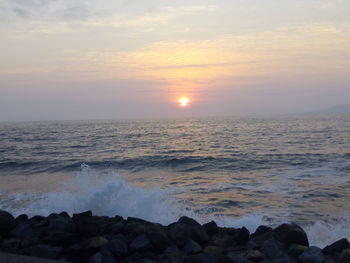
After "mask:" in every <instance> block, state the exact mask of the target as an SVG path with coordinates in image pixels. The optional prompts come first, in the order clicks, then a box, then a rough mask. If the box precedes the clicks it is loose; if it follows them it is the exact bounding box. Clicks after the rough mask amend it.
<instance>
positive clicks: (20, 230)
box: [11, 222, 38, 239]
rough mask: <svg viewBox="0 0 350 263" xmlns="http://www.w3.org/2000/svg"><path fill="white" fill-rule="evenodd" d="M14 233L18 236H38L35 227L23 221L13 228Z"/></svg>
mask: <svg viewBox="0 0 350 263" xmlns="http://www.w3.org/2000/svg"><path fill="white" fill-rule="evenodd" d="M11 233H12V235H13V236H14V237H16V238H22V239H24V238H27V239H29V238H34V237H37V236H38V234H37V233H36V232H35V231H34V229H33V228H32V227H31V226H30V225H29V224H28V223H27V222H23V223H20V224H19V225H17V226H16V227H15V228H14V229H13V230H12V232H11Z"/></svg>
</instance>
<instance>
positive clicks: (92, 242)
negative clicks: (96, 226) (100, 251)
mask: <svg viewBox="0 0 350 263" xmlns="http://www.w3.org/2000/svg"><path fill="white" fill-rule="evenodd" d="M108 242H109V241H108V239H107V238H105V237H93V238H89V239H88V240H86V241H85V242H84V247H85V248H101V247H104V246H106V245H107V244H108Z"/></svg>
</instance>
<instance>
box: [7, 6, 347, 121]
mask: <svg viewBox="0 0 350 263" xmlns="http://www.w3.org/2000/svg"><path fill="white" fill-rule="evenodd" d="M349 14H350V1H348V0H280V1H276V0H211V1H210V0H186V1H185V0H147V1H144V0H142V1H141V0H125V1H122V0H101V1H96V0H0V39H1V41H0V120H2V121H6V120H9V121H13V120H14V121H16V120H56V119H119V118H143V117H147V118H159V117H184V116H208V115H240V114H272V113H282V114H284V113H294V112H304V111H313V110H316V109H320V108H327V107H330V106H333V105H337V104H345V103H349V102H350V87H349V84H350V74H349V72H350V16H349ZM182 96H185V97H188V98H189V99H190V103H189V106H188V107H179V105H178V103H177V101H178V99H179V98H180V97H182Z"/></svg>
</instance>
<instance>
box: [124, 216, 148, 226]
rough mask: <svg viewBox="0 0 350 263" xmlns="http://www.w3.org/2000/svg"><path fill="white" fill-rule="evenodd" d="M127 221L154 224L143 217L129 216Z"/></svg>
mask: <svg viewBox="0 0 350 263" xmlns="http://www.w3.org/2000/svg"><path fill="white" fill-rule="evenodd" d="M126 221H127V223H130V222H136V223H140V224H145V225H152V224H153V223H151V222H149V221H146V220H144V219H141V218H136V217H128V218H127V219H126Z"/></svg>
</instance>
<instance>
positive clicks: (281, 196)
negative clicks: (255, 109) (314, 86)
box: [0, 115, 350, 246]
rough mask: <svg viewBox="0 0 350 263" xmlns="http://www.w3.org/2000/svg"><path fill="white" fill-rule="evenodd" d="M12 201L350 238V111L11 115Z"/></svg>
mask: <svg viewBox="0 0 350 263" xmlns="http://www.w3.org/2000/svg"><path fill="white" fill-rule="evenodd" d="M0 209H6V210H8V211H10V212H12V213H14V214H16V215H18V214H21V213H28V214H30V215H35V214H43V215H46V214H49V213H52V212H60V211H68V212H69V213H74V212H81V211H85V210H92V211H93V212H94V213H95V214H98V215H109V216H113V215H116V214H118V215H122V216H124V217H127V216H135V217H141V218H144V219H147V220H151V221H155V222H160V223H163V224H168V223H171V222H172V221H174V220H177V218H178V217H179V216H181V215H189V216H192V217H194V218H196V219H197V220H199V221H200V222H206V221H209V220H212V219H214V220H216V221H217V222H218V224H219V225H222V226H234V227H241V226H243V225H244V226H247V227H248V228H249V229H250V230H251V231H254V230H255V228H256V227H257V226H258V225H260V224H267V225H271V226H275V225H278V224H280V223H284V222H294V223H298V224H300V225H301V226H303V227H304V228H305V229H306V231H307V233H308V235H309V238H310V239H311V243H312V244H315V245H319V246H323V245H325V244H329V243H330V242H333V241H336V240H337V239H339V238H342V237H347V238H350V115H332V116H284V117H245V118H243V117H242V118H234V117H232V118H198V119H172V120H130V121H62V122H33V123H30V122H25V123H0Z"/></svg>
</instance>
